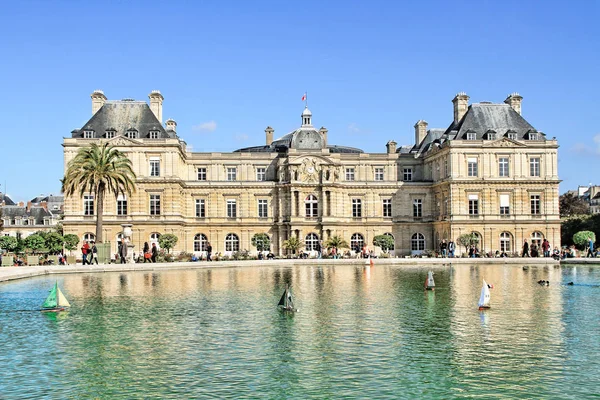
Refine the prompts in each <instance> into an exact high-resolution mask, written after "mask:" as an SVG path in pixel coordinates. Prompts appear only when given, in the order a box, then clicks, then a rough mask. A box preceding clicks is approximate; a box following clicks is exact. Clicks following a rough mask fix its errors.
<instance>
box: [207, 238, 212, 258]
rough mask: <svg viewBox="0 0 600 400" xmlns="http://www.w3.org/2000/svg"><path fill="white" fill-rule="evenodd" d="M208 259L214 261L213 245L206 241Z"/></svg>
mask: <svg viewBox="0 0 600 400" xmlns="http://www.w3.org/2000/svg"><path fill="white" fill-rule="evenodd" d="M206 261H212V245H211V244H210V242H208V243H206Z"/></svg>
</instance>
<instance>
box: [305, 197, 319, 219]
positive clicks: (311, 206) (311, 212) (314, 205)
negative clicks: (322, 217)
mask: <svg viewBox="0 0 600 400" xmlns="http://www.w3.org/2000/svg"><path fill="white" fill-rule="evenodd" d="M304 206H305V208H306V217H307V218H316V217H318V216H319V201H318V200H317V197H316V196H315V195H312V194H310V195H308V197H307V198H306V199H305V200H304Z"/></svg>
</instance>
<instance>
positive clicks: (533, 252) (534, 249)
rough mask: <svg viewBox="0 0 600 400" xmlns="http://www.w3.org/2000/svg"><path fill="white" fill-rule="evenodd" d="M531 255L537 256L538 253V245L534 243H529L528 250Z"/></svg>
mask: <svg viewBox="0 0 600 400" xmlns="http://www.w3.org/2000/svg"><path fill="white" fill-rule="evenodd" d="M530 254H531V257H537V256H538V255H539V254H538V247H537V245H536V244H535V243H531V251H530Z"/></svg>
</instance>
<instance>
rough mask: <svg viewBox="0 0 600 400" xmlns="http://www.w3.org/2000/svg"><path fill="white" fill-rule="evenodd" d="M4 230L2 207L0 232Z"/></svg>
mask: <svg viewBox="0 0 600 400" xmlns="http://www.w3.org/2000/svg"><path fill="white" fill-rule="evenodd" d="M2 229H4V220H3V219H2V207H0V232H2Z"/></svg>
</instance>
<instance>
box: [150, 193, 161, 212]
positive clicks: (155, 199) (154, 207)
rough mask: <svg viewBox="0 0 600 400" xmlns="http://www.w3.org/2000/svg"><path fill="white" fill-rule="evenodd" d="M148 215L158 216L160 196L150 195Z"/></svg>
mask: <svg viewBox="0 0 600 400" xmlns="http://www.w3.org/2000/svg"><path fill="white" fill-rule="evenodd" d="M150 215H160V194H151V195H150Z"/></svg>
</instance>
